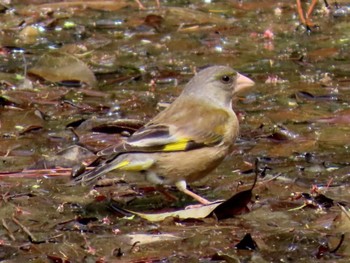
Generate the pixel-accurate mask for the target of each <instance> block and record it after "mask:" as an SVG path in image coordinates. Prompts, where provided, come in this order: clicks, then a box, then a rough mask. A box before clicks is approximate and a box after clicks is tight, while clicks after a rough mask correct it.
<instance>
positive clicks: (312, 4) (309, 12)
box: [306, 0, 318, 19]
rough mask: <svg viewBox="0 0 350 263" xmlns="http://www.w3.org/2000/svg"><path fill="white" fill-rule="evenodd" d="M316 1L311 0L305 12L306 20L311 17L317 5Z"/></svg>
mask: <svg viewBox="0 0 350 263" xmlns="http://www.w3.org/2000/svg"><path fill="white" fill-rule="evenodd" d="M317 1H318V0H312V2H311V5H310V7H309V10H307V13H306V19H309V18H310V17H311V15H312V12H313V11H314V8H315V6H316V4H317Z"/></svg>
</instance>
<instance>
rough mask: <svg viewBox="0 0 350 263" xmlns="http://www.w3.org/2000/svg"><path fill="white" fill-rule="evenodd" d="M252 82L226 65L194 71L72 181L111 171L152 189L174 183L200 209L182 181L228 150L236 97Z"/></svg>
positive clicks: (231, 142)
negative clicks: (166, 101)
mask: <svg viewBox="0 0 350 263" xmlns="http://www.w3.org/2000/svg"><path fill="white" fill-rule="evenodd" d="M253 85H254V81H252V80H251V79H250V78H248V77H246V76H244V75H242V74H240V73H238V72H237V71H235V70H234V69H232V68H231V67H228V66H221V65H216V66H210V67H207V68H205V69H203V70H201V71H199V72H198V73H197V74H196V75H195V76H194V77H193V78H192V79H191V80H190V81H189V82H188V83H187V84H186V85H185V87H184V89H183V90H182V92H181V93H180V95H179V96H178V97H177V98H176V99H175V100H174V101H173V102H172V103H171V104H170V105H169V106H168V107H167V108H166V109H164V110H163V111H161V112H160V113H158V114H157V115H156V116H155V117H154V118H153V119H151V120H150V121H149V122H148V123H147V124H145V125H144V127H142V128H140V129H139V130H137V131H136V132H135V133H133V134H132V135H131V136H130V137H128V138H127V139H126V140H125V141H123V142H121V143H119V144H117V145H114V146H110V147H107V148H106V149H103V150H101V151H100V152H98V153H97V155H98V156H100V157H101V158H104V161H102V162H101V163H100V164H99V165H98V166H96V167H95V168H93V169H92V170H89V171H86V172H84V173H82V174H80V175H78V176H76V177H74V178H73V181H72V182H73V184H74V185H76V184H82V185H91V184H93V183H95V182H96V181H97V180H98V179H100V178H101V177H103V176H104V175H105V174H106V173H108V172H110V171H112V170H119V171H120V172H123V171H128V172H136V173H140V174H141V175H144V176H145V179H146V180H147V181H148V182H150V183H152V184H155V185H175V186H176V187H177V188H178V190H180V191H181V192H183V193H184V194H187V195H189V196H191V197H192V198H194V199H195V200H197V201H198V202H199V203H201V204H203V205H205V204H209V203H210V201H208V200H207V199H205V198H203V197H201V196H200V195H198V194H196V193H194V192H192V191H190V190H189V189H188V188H187V183H191V182H194V181H197V180H199V179H201V178H203V177H204V176H206V175H207V174H208V173H210V172H211V171H212V170H214V169H215V168H216V167H217V166H218V165H219V164H220V163H221V162H222V161H223V159H224V158H225V157H226V156H227V155H228V154H229V153H230V152H231V150H232V147H233V145H234V142H235V139H236V138H237V136H238V133H239V122H238V118H237V116H236V114H235V112H234V111H233V109H232V99H233V97H234V96H235V94H236V93H237V92H239V91H241V90H243V89H245V88H247V87H250V86H253Z"/></svg>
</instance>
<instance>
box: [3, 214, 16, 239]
mask: <svg viewBox="0 0 350 263" xmlns="http://www.w3.org/2000/svg"><path fill="white" fill-rule="evenodd" d="M1 222H2V226H3V227H4V228H5V229H6V230H7V232H8V235H9V237H10V238H11V239H12V241H16V238H15V236H14V235H13V233H12V231H11V230H10V228H9V226H8V225H7V223H6V221H5V219H4V218H3V219H1Z"/></svg>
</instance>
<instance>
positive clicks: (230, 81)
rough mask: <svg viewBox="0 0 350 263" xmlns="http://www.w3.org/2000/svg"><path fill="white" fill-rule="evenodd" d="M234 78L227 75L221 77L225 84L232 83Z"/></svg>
mask: <svg viewBox="0 0 350 263" xmlns="http://www.w3.org/2000/svg"><path fill="white" fill-rule="evenodd" d="M232 81H233V78H232V77H230V76H227V75H224V76H222V77H221V82H222V83H224V84H228V83H232Z"/></svg>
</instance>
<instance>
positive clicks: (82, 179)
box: [72, 161, 129, 185]
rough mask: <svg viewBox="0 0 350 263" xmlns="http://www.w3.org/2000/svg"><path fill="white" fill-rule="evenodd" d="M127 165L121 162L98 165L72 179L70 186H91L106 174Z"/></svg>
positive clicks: (125, 162) (126, 162)
mask: <svg viewBox="0 0 350 263" xmlns="http://www.w3.org/2000/svg"><path fill="white" fill-rule="evenodd" d="M128 163H129V162H128V161H121V162H118V163H116V162H115V161H111V162H103V163H101V164H100V165H98V166H96V167H95V168H93V169H92V170H90V171H87V172H85V173H83V174H81V175H78V176H77V177H75V178H73V181H72V185H77V184H81V185H92V184H93V183H95V182H96V181H97V180H98V179H100V178H101V177H102V176H103V175H105V174H106V173H108V172H110V171H112V170H115V169H120V168H122V167H124V166H126V165H128Z"/></svg>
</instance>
